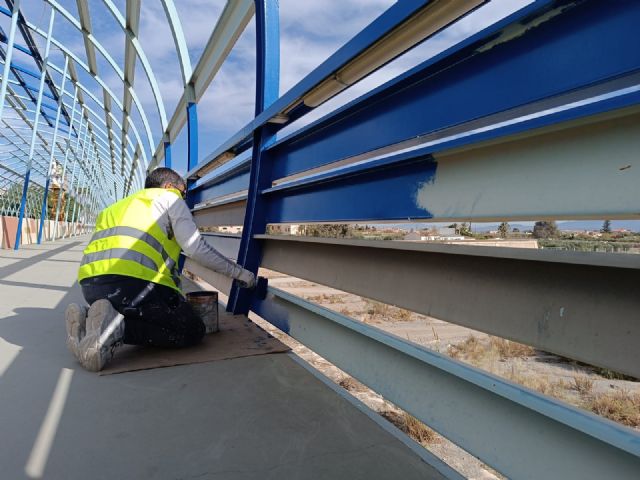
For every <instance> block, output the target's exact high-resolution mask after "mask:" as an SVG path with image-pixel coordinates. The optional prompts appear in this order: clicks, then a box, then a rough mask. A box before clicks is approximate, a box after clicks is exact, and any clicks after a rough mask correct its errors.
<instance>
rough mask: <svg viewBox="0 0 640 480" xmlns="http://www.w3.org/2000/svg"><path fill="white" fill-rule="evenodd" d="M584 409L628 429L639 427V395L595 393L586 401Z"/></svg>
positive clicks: (623, 392) (620, 391) (618, 392)
mask: <svg viewBox="0 0 640 480" xmlns="http://www.w3.org/2000/svg"><path fill="white" fill-rule="evenodd" d="M584 408H586V409H587V410H591V411H592V412H593V413H596V414H598V415H601V416H603V417H606V418H608V419H610V420H613V421H614V422H618V423H622V424H623V425H626V426H628V427H636V428H637V427H640V393H631V392H629V391H627V390H615V391H613V392H607V393H597V394H595V395H593V396H590V397H589V398H588V399H587V401H586V402H585V404H584Z"/></svg>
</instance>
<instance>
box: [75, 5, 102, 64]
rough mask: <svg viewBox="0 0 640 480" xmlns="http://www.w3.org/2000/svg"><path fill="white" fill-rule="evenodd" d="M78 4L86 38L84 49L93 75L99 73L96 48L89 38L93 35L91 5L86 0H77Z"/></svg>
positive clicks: (84, 37)
mask: <svg viewBox="0 0 640 480" xmlns="http://www.w3.org/2000/svg"><path fill="white" fill-rule="evenodd" d="M76 5H77V6H78V15H79V17H80V25H81V26H82V33H83V35H82V39H83V40H84V49H85V52H86V54H87V64H88V65H89V70H90V72H91V73H92V74H93V75H98V62H97V61H96V49H95V47H94V45H93V43H92V42H91V41H90V40H89V35H91V15H90V13H89V5H88V4H87V1H86V0H76Z"/></svg>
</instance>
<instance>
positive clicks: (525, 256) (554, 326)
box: [258, 235, 640, 378]
mask: <svg viewBox="0 0 640 480" xmlns="http://www.w3.org/2000/svg"><path fill="white" fill-rule="evenodd" d="M258 238H261V239H263V241H264V256H263V262H262V266H263V267H266V268H269V269H272V270H276V271H279V272H283V273H287V274H290V275H293V276H295V277H299V278H304V279H306V280H310V281H313V282H318V283H321V284H324V285H328V286H330V287H333V288H337V289H339V290H344V291H347V292H351V293H354V294H356V295H362V296H364V297H368V298H372V299H375V300H379V301H381V302H384V303H388V304H392V305H397V306H399V307H402V308H406V309H408V310H412V311H414V312H418V313H422V314H424V315H429V316H433V317H436V318H439V319H442V320H445V321H448V322H452V323H455V324H458V325H464V326H465V327H469V328H473V329H475V330H480V331H482V332H486V333H490V334H492V335H498V336H500V337H504V338H508V339H510V340H514V341H517V342H521V343H525V344H527V345H532V346H534V347H536V348H538V349H540V350H544V351H547V352H552V353H555V354H558V355H562V356H565V357H569V358H573V359H576V360H580V361H582V362H585V363H588V364H591V365H597V366H601V367H605V368H609V369H611V370H613V371H616V372H622V373H626V374H628V375H632V376H634V377H637V378H640V349H639V348H638V345H640V313H639V312H640V287H639V285H640V256H636V255H626V254H596V253H579V252H556V251H553V252H551V251H540V250H525V249H515V248H513V249H512V248H495V247H481V246H468V247H467V246H460V245H427V244H416V243H411V242H385V241H368V240H364V241H357V240H344V241H341V240H330V239H316V238H301V237H275V236H265V235H260V236H258Z"/></svg>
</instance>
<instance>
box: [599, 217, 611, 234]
mask: <svg viewBox="0 0 640 480" xmlns="http://www.w3.org/2000/svg"><path fill="white" fill-rule="evenodd" d="M600 231H601V232H602V233H611V220H605V221H604V222H603V223H602V228H601V229H600Z"/></svg>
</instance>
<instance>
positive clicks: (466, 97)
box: [272, 0, 640, 180]
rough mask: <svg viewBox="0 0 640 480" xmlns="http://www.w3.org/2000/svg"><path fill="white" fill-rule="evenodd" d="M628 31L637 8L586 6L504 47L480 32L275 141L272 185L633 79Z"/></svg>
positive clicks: (633, 37) (637, 61) (637, 17)
mask: <svg viewBox="0 0 640 480" xmlns="http://www.w3.org/2000/svg"><path fill="white" fill-rule="evenodd" d="M529 20H533V19H529ZM533 23H535V21H534V22H533ZM638 23H640V3H638V2H635V1H632V0H626V1H624V0H621V1H619V2H606V3H602V2H595V1H587V2H584V3H581V4H578V5H577V6H574V7H570V8H569V9H567V10H565V11H563V12H562V13H560V14H558V15H557V16H555V17H553V18H551V19H550V20H548V21H546V22H544V23H542V24H540V25H538V26H536V27H533V28H531V29H529V30H528V31H525V29H523V34H522V35H521V36H520V37H518V38H514V39H512V40H510V41H507V42H505V43H499V39H498V40H496V39H495V38H494V37H493V36H490V37H489V38H487V32H481V33H480V34H478V35H475V36H474V37H472V38H470V39H469V40H468V41H467V43H468V45H467V46H466V47H465V48H464V49H462V50H460V51H457V52H455V53H454V54H452V52H450V51H447V52H444V53H442V54H441V55H438V56H436V57H435V58H433V59H431V60H429V61H427V62H425V63H424V64H423V65H421V66H419V67H417V68H416V69H414V70H412V71H411V72H408V73H407V74H405V75H402V76H401V77H399V78H398V79H395V80H393V81H391V82H389V83H387V84H385V85H383V86H382V87H380V88H378V89H376V90H375V91H373V92H372V93H370V94H368V95H365V96H364V97H362V98H360V99H358V100H356V101H354V102H352V103H351V104H349V105H347V106H346V107H344V108H342V109H340V110H338V111H337V112H334V113H332V114H330V115H328V116H327V117H325V118H324V119H322V120H320V121H318V122H315V123H314V124H312V125H309V126H308V127H306V128H304V129H302V130H301V131H299V132H296V134H294V135H292V136H290V137H289V138H287V139H284V140H283V141H281V142H279V144H277V145H276V146H275V147H273V149H272V150H273V154H274V156H275V157H276V158H277V161H275V162H274V169H273V176H272V180H275V179H277V178H281V177H284V176H287V175H291V174H294V173H298V172H302V171H304V170H307V169H310V168H314V167H319V166H321V165H325V164H328V163H331V162H333V161H336V160H341V159H344V158H348V157H351V156H355V155H358V154H361V153H364V152H368V151H371V150H375V149H378V148H382V147H386V146H389V145H393V144H395V143H399V142H402V141H404V140H407V139H410V138H415V137H418V136H422V135H428V134H430V133H432V132H435V131H439V130H442V129H445V128H448V127H452V126H455V125H459V124H462V123H464V122H468V121H470V120H474V119H478V118H481V117H484V116H487V115H492V114H496V113H498V112H502V111H505V110H508V109H512V108H516V107H519V106H522V105H525V104H528V103H531V102H534V101H539V100H542V99H546V98H549V97H553V96H555V95H560V94H562V93H565V92H569V91H573V90H576V89H580V88H584V87H588V86H591V85H593V84H596V83H598V82H603V81H606V80H610V79H612V78H616V77H619V76H622V75H625V74H629V73H633V72H637V71H638V70H639V69H640V50H638V49H637V48H635V46H636V44H637V39H638V37H637V28H636V26H637V25H638ZM487 42H489V46H487ZM491 42H493V45H492V44H491ZM585 45H588V48H586V47H585ZM567 59H571V61H567Z"/></svg>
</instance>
